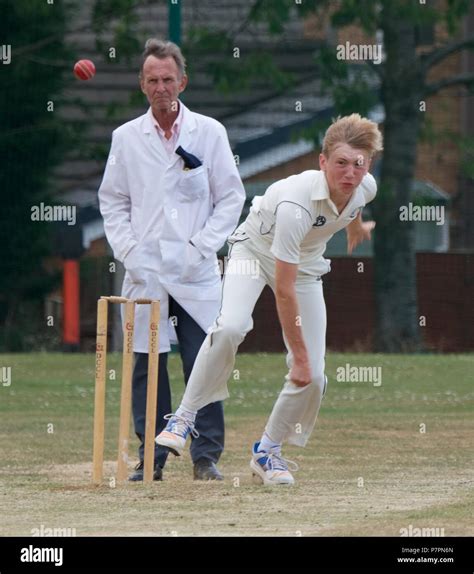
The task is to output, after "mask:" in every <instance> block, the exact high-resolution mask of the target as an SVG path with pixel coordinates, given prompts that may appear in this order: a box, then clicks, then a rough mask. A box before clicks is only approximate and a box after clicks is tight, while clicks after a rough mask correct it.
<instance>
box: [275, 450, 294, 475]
mask: <svg viewBox="0 0 474 574" xmlns="http://www.w3.org/2000/svg"><path fill="white" fill-rule="evenodd" d="M267 464H268V468H270V469H271V470H292V471H293V472H296V471H297V470H298V465H297V464H296V462H294V461H292V460H288V459H287V458H283V457H282V456H281V454H277V453H276V452H269V453H268V458H267Z"/></svg>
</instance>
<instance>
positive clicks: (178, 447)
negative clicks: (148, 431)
mask: <svg viewBox="0 0 474 574" xmlns="http://www.w3.org/2000/svg"><path fill="white" fill-rule="evenodd" d="M163 418H164V419H165V420H167V421H168V424H167V425H166V428H165V429H164V430H162V431H161V432H160V434H159V435H158V436H157V437H156V438H155V442H156V444H159V445H161V446H167V447H168V448H169V449H170V451H171V452H172V453H173V454H174V455H176V456H180V455H181V453H182V452H183V450H184V447H185V446H186V439H187V438H188V435H189V434H191V435H192V436H193V437H194V438H197V437H198V436H199V433H198V432H197V431H196V430H195V429H194V423H193V422H192V421H190V420H188V419H185V418H184V417H180V416H178V415H173V414H169V415H165V416H164V417H163Z"/></svg>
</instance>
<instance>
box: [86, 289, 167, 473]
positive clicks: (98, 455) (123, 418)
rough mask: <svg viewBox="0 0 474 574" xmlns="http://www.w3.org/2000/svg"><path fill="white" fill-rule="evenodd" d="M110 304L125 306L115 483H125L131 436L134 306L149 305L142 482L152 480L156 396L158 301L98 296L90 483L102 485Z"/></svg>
mask: <svg viewBox="0 0 474 574" xmlns="http://www.w3.org/2000/svg"><path fill="white" fill-rule="evenodd" d="M109 303H117V304H119V305H125V317H124V318H125V321H124V330H123V361H122V390H121V397H120V423H119V445H118V460H117V480H118V481H119V482H123V481H125V480H127V473H128V468H127V462H128V443H129V437H130V411H131V406H132V373H133V336H134V328H135V305H150V322H149V331H148V379H147V402H146V421H145V456H144V468H143V482H145V483H149V482H152V481H153V471H154V462H155V424H156V403H157V397H158V358H159V354H158V353H159V331H158V329H159V324H160V302H159V301H153V300H151V299H134V300H133V299H127V298H126V297H115V296H111V297H101V298H100V299H99V300H98V301H97V338H96V360H95V401H94V450H93V464H92V482H94V484H101V482H102V480H103V466H104V439H105V388H106V373H107V323H108V308H109Z"/></svg>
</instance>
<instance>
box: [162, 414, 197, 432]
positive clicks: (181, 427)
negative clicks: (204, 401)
mask: <svg viewBox="0 0 474 574" xmlns="http://www.w3.org/2000/svg"><path fill="white" fill-rule="evenodd" d="M163 418H164V419H165V421H171V420H172V419H176V423H175V424H176V426H177V427H178V428H177V429H176V431H177V432H176V431H174V430H173V431H172V432H176V434H180V435H181V436H183V435H184V433H185V432H186V427H189V430H190V431H191V436H193V437H194V438H198V436H199V433H198V431H197V430H196V429H195V428H194V423H193V422H192V421H190V420H188V419H185V418H184V417H181V416H179V415H174V414H173V413H170V414H169V415H165V416H164V417H163Z"/></svg>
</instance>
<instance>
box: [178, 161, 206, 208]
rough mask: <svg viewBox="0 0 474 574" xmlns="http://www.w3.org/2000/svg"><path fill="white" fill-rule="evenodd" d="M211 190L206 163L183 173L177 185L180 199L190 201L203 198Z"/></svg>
mask: <svg viewBox="0 0 474 574" xmlns="http://www.w3.org/2000/svg"><path fill="white" fill-rule="evenodd" d="M208 192H209V181H208V177H207V169H206V167H205V166H204V165H201V166H199V167H197V168H196V169H190V170H187V171H184V170H183V172H182V173H181V177H180V179H179V183H178V187H177V195H178V198H179V200H180V201H182V202H185V203H188V202H193V201H198V200H202V199H203V198H204V197H206V196H207V194H208Z"/></svg>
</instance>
